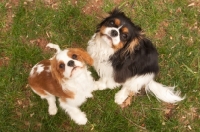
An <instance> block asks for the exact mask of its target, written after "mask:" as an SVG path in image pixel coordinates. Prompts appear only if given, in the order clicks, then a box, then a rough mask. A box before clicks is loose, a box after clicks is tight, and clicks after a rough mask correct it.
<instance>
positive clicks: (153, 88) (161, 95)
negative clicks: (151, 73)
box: [145, 80, 185, 103]
mask: <svg viewBox="0 0 200 132" xmlns="http://www.w3.org/2000/svg"><path fill="white" fill-rule="evenodd" d="M145 90H146V92H150V93H153V94H154V95H155V96H156V98H157V99H159V100H161V101H164V102H167V103H176V102H179V101H181V100H183V99H185V96H184V97H181V96H180V94H181V92H180V91H174V87H167V86H164V85H162V84H160V83H158V82H155V81H154V80H152V81H150V83H149V84H148V85H147V86H146V88H145Z"/></svg>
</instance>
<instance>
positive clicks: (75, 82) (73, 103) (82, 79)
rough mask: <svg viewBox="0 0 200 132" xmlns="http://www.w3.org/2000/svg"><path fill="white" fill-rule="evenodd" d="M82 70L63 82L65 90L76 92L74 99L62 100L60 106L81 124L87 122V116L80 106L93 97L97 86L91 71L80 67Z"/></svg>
mask: <svg viewBox="0 0 200 132" xmlns="http://www.w3.org/2000/svg"><path fill="white" fill-rule="evenodd" d="M78 70H81V71H82V72H79V74H76V73H75V74H74V75H73V76H72V78H70V79H69V80H67V81H65V82H64V83H62V87H63V90H64V91H65V90H70V91H72V92H74V93H75V97H74V98H73V99H71V98H67V99H66V101H65V102H62V101H61V100H60V106H61V108H62V109H64V110H65V112H66V113H68V114H69V116H70V117H71V119H72V120H74V121H75V122H76V123H77V124H79V125H84V124H86V122H87V118H86V115H85V113H84V112H82V111H81V110H80V109H79V106H80V105H81V104H83V103H84V102H85V101H86V99H87V98H91V97H93V95H92V91H94V90H96V87H95V85H94V82H93V78H92V77H91V75H90V74H91V73H90V72H89V71H87V68H82V69H78Z"/></svg>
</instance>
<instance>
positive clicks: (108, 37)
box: [103, 34, 112, 41]
mask: <svg viewBox="0 0 200 132" xmlns="http://www.w3.org/2000/svg"><path fill="white" fill-rule="evenodd" d="M103 36H106V37H107V39H109V40H110V41H112V38H111V37H110V36H109V35H107V34H103Z"/></svg>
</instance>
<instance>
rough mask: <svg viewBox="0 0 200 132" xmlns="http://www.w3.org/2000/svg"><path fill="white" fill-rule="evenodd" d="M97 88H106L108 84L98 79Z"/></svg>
mask: <svg viewBox="0 0 200 132" xmlns="http://www.w3.org/2000/svg"><path fill="white" fill-rule="evenodd" d="M95 89H98V90H104V89H106V84H105V83H102V82H101V81H96V82H95Z"/></svg>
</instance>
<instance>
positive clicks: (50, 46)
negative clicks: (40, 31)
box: [46, 43, 61, 53]
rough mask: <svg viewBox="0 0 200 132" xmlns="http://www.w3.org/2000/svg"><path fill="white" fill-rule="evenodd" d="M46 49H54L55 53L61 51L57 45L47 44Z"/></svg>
mask: <svg viewBox="0 0 200 132" xmlns="http://www.w3.org/2000/svg"><path fill="white" fill-rule="evenodd" d="M46 47H49V48H52V49H56V53H59V52H60V51H61V50H60V47H59V45H57V44H53V43H48V44H47V45H46Z"/></svg>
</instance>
